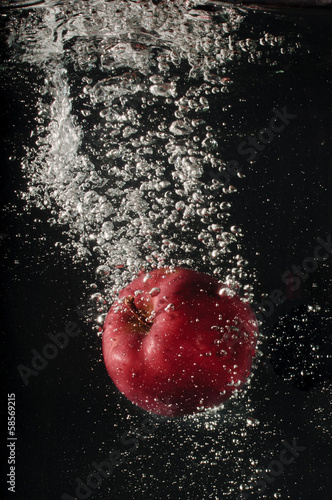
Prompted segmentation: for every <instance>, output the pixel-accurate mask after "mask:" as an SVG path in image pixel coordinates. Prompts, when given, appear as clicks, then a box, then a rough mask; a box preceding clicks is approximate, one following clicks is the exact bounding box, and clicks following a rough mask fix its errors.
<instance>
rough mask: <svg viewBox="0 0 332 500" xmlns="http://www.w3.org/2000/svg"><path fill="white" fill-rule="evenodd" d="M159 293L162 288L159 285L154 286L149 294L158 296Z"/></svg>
mask: <svg viewBox="0 0 332 500" xmlns="http://www.w3.org/2000/svg"><path fill="white" fill-rule="evenodd" d="M159 294H160V288H158V287H154V288H152V289H151V290H150V291H149V295H151V297H157V295H159Z"/></svg>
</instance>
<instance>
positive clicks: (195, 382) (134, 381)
mask: <svg viewBox="0 0 332 500" xmlns="http://www.w3.org/2000/svg"><path fill="white" fill-rule="evenodd" d="M156 288H157V290H155V289H156ZM158 289H159V290H160V292H159V293H158ZM225 290H228V292H230V294H228V293H227V292H226V293H224V292H225ZM137 291H138V292H137ZM222 291H223V292H222ZM135 292H136V295H135ZM128 297H129V299H128ZM130 297H132V298H133V299H130ZM257 336H258V325H257V320H256V317H255V315H254V313H253V311H252V309H251V308H250V306H249V305H248V304H245V303H243V302H242V301H241V299H240V297H239V296H238V295H236V294H234V293H232V292H231V290H230V289H229V288H227V287H226V286H225V285H222V284H221V283H219V282H218V281H217V280H216V279H215V278H212V277H211V276H209V275H207V274H203V273H200V272H198V271H194V270H190V269H186V268H180V267H178V268H174V269H172V270H171V269H168V268H162V269H155V270H153V271H151V272H150V273H149V274H147V275H146V274H145V273H144V272H142V273H141V274H140V275H139V276H138V277H137V278H136V279H134V281H133V282H132V283H130V284H129V285H128V286H126V287H125V288H124V289H123V290H122V291H121V292H120V294H119V300H117V301H116V302H115V303H114V304H113V306H112V307H111V309H110V311H109V313H108V315H107V317H106V320H105V324H104V328H103V356H104V361H105V365H106V369H107V371H108V373H109V375H110V377H111V378H112V380H113V382H114V383H115V385H116V386H117V387H118V389H119V390H120V391H121V392H122V393H123V394H124V395H125V396H126V397H127V398H128V399H129V400H130V401H132V402H133V403H135V404H136V405H138V406H139V407H140V408H143V409H145V410H148V411H150V412H152V413H155V414H159V415H164V416H173V417H179V416H183V415H189V414H193V413H195V412H197V411H199V410H204V409H207V408H211V407H215V406H218V405H220V404H221V403H222V402H223V401H225V400H227V399H228V398H229V397H230V396H231V395H232V393H233V392H234V390H235V389H239V388H241V387H242V386H243V384H244V383H245V381H246V380H247V378H248V376H249V374H250V371H251V364H252V359H253V357H254V355H255V348H256V342H257Z"/></svg>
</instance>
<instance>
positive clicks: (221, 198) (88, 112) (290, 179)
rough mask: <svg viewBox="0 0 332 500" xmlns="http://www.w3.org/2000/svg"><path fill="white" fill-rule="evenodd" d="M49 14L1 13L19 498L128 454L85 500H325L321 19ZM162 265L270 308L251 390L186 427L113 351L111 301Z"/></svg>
mask: <svg viewBox="0 0 332 500" xmlns="http://www.w3.org/2000/svg"><path fill="white" fill-rule="evenodd" d="M49 5H50V6H49V7H46V6H45V5H44V6H39V7H38V8H37V7H35V8H27V9H23V10H22V9H21V10H11V11H6V10H3V12H2V15H1V17H0V23H1V54H2V56H1V70H0V88H1V102H2V108H3V110H2V121H1V158H2V169H1V181H2V182H1V190H2V192H1V200H2V206H3V210H2V216H1V226H0V233H1V240H0V243H1V251H2V255H3V257H2V263H3V265H2V270H1V279H2V284H3V286H2V295H3V300H2V304H3V314H2V318H3V322H2V323H3V332H4V334H3V339H4V347H5V353H6V356H5V359H6V363H5V365H6V376H7V382H6V392H8V393H13V392H15V393H16V400H17V438H18V440H17V457H16V459H17V464H16V490H17V492H16V498H19V499H25V500H28V499H30V498H31V499H36V498H40V499H48V500H49V499H50V500H52V499H53V498H54V499H56V498H75V488H76V486H77V482H76V478H77V477H79V478H80V479H81V480H82V481H83V482H84V483H85V484H86V483H87V481H88V476H89V475H90V474H91V472H92V471H93V470H94V469H93V465H92V464H93V462H96V463H98V464H99V463H100V462H102V461H104V460H107V459H108V454H109V452H110V451H111V450H116V451H118V452H119V453H120V454H121V457H122V458H124V459H125V460H124V462H123V463H122V464H120V465H117V466H115V468H114V472H113V473H112V474H111V476H110V477H108V478H103V480H102V481H101V482H100V486H99V487H98V488H96V489H95V488H94V487H93V486H91V487H90V491H91V493H89V490H88V489H84V488H83V487H82V489H81V490H78V493H76V495H77V494H78V495H79V496H77V498H99V499H103V500H104V499H109V498H112V499H113V498H114V499H122V498H128V499H133V500H138V499H143V498H144V499H146V498H151V499H161V498H169V499H172V500H173V499H175V498H176V499H178V498H179V499H182V498H183V499H185V498H188V499H190V500H192V499H200V500H201V499H215V500H216V499H220V498H224V497H225V498H231V499H233V498H234V499H236V498H249V497H252V498H265V499H271V498H281V499H291V500H293V499H303V500H306V499H313V498H316V497H319V498H321V499H322V500H325V499H326V500H328V499H330V498H331V491H332V485H331V480H330V476H329V471H330V469H331V452H330V448H331V444H330V441H331V372H332V368H331V354H332V353H331V347H330V346H331V330H332V328H331V279H332V274H331V262H332V257H331V246H329V241H331V240H330V238H331V233H332V217H331V206H332V203H331V150H332V148H331V132H332V130H331V90H332V88H331V87H332V81H331V75H332V73H331V64H332V59H331V30H330V17H329V16H328V15H327V14H326V13H324V14H319V13H318V11H315V12H314V11H310V12H308V11H302V10H297V11H296V12H295V13H293V12H290V11H288V12H287V13H286V14H285V13H283V12H282V11H274V12H262V11H244V10H235V9H230V8H227V7H220V8H218V9H215V8H213V9H208V8H206V9H205V10H203V9H201V10H199V9H197V5H198V3H195V2H178V3H177V4H173V3H163V2H161V3H159V4H158V5H154V4H151V3H147V2H146V3H145V2H101V1H98V2H97V1H88V2H75V3H71V4H68V3H67V4H65V3H62V2H54V3H53V5H51V4H49ZM231 167H234V168H235V167H236V170H237V171H238V172H236V171H235V170H233V171H232V170H230V169H231ZM317 255H319V257H320V260H317V258H316V260H315V258H314V257H317ZM162 264H164V265H184V266H189V267H192V268H195V269H198V270H201V271H204V272H208V273H210V274H214V275H216V276H217V277H218V278H220V279H221V280H222V281H223V282H226V283H227V284H229V285H231V286H233V287H235V288H236V289H237V290H238V292H239V293H240V295H241V296H242V297H244V300H247V301H249V302H250V303H251V304H252V306H253V308H254V309H255V311H256V313H257V315H258V317H259V319H260V321H261V328H260V329H261V338H260V347H259V349H260V352H259V353H258V356H257V360H256V363H255V369H254V374H253V378H252V380H251V382H250V385H249V386H248V388H247V390H246V392H245V393H244V394H240V395H238V396H237V397H236V398H234V400H232V401H230V402H229V403H227V404H226V405H225V408H222V409H219V410H217V411H214V412H210V413H208V414H206V415H202V416H200V417H195V418H188V419H185V420H183V421H182V420H176V421H174V420H163V421H161V422H155V421H154V420H153V418H152V417H151V416H149V415H147V414H145V413H143V412H142V411H141V410H139V409H138V408H136V407H133V406H132V405H131V404H130V403H129V402H128V401H127V400H125V398H123V397H122V396H121V395H120V394H119V393H118V392H117V391H116V389H115V388H114V387H113V385H112V383H111V381H110V379H109V378H108V376H107V374H106V370H105V368H104V366H103V362H102V357H101V338H100V331H99V330H100V327H101V325H102V323H103V319H104V317H105V313H106V312H107V310H108V308H109V306H110V304H111V303H112V300H113V297H114V296H115V295H116V293H117V291H118V290H119V289H120V288H122V287H123V286H124V285H125V284H126V283H127V282H128V281H130V280H131V279H132V277H133V276H134V275H135V274H136V273H137V272H138V271H139V270H140V269H141V268H142V267H143V266H145V267H147V268H148V269H149V268H153V267H156V266H158V265H162ZM277 299H278V300H279V303H277V304H274V303H273V300H274V301H275V302H278V300H277ZM78 308H79V309H78ZM68 322H75V323H76V324H77V325H78V326H79V328H80V329H81V333H80V334H79V335H78V336H77V337H73V338H70V341H69V343H68V345H66V346H65V348H63V349H62V350H59V353H58V354H57V356H56V357H55V358H54V359H52V360H49V363H48V365H47V366H45V368H41V369H40V371H39V372H37V373H35V374H34V375H30V376H29V377H28V379H27V380H28V384H27V385H24V383H23V379H22V376H20V373H19V370H18V368H17V367H18V366H19V365H24V366H25V367H30V368H31V362H32V358H33V356H34V354H35V351H33V352H32V350H34V349H35V350H37V351H38V352H41V351H42V349H43V347H44V346H45V344H47V343H49V342H50V337H49V336H48V334H49V333H51V334H53V335H54V334H56V333H57V332H60V331H63V330H64V329H65V327H66V325H67V324H68ZM21 370H22V368H21ZM21 373H22V371H21ZM5 398H6V394H5ZM145 418H148V422H149V425H150V429H152V430H151V433H150V435H149V436H148V437H146V438H145V439H143V434H144V432H143V430H142V423H143V421H144V419H145ZM127 433H131V434H132V435H133V436H134V438H135V437H136V438H141V439H139V440H138V441H137V445H136V446H135V448H137V449H135V450H133V449H132V448H133V443H132V442H130V443H129V442H128V440H127V441H126V439H127V438H128V436H127ZM121 436H122V440H121ZM294 440H295V441H294ZM285 442H286V445H285ZM294 443H297V445H298V446H299V447H300V448H299V451H298V452H296V451H294V448H293V458H294V460H291V458H292V454H291V453H292V452H291V451H289V448H287V446H288V445H289V447H291V446H292V445H294ZM283 450H286V452H285V453H286V456H287V459H288V462H289V463H284V462H282V461H281V458H280V457H282V456H285V453H284V455H282V452H283ZM290 457H291V458H290ZM271 461H274V462H271ZM7 467H8V464H6V465H5V468H4V470H6V468H7ZM265 469H267V472H266V473H267V475H266V476H264V475H263V473H262V470H265ZM90 479H91V478H90ZM92 481H93V479H92ZM7 486H8V485H7ZM84 491H85V493H84ZM6 492H7V493H6V496H5V498H10V497H11V496H14V495H13V494H12V493H10V492H8V490H7V489H6ZM65 493H66V494H67V495H68V496H62V495H64V494H65ZM84 495H85V496H84ZM246 495H247V496H246Z"/></svg>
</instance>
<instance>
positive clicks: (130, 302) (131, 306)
mask: <svg viewBox="0 0 332 500" xmlns="http://www.w3.org/2000/svg"><path fill="white" fill-rule="evenodd" d="M134 300H135V299H134V297H131V296H129V297H126V298H125V304H126V306H128V307H129V309H130V311H131V312H132V313H133V315H134V316H135V317H136V318H137V319H138V321H140V322H141V323H143V325H144V326H146V327H147V328H150V326H151V325H152V322H151V321H148V320H147V319H146V318H145V317H144V316H143V314H142V312H141V311H139V310H138V309H137V307H136V306H135V302H134Z"/></svg>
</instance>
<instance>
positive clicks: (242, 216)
mask: <svg viewBox="0 0 332 500" xmlns="http://www.w3.org/2000/svg"><path fill="white" fill-rule="evenodd" d="M273 19H274V18H273V16H264V14H251V15H250V16H248V18H247V20H246V23H245V27H244V28H243V29H244V30H245V29H247V30H248V33H249V32H250V31H251V30H254V31H255V30H258V29H259V28H258V27H257V26H259V24H260V23H267V24H268V25H269V29H270V30H272V31H273V29H274V30H276V31H277V30H278V29H280V26H281V27H282V28H283V29H284V30H285V31H287V29H288V28H289V26H292V25H293V24H294V23H296V22H298V27H297V29H298V30H299V31H300V32H301V34H302V36H303V38H304V47H303V51H302V53H301V54H300V56H299V54H297V56H296V58H294V60H291V61H290V60H287V61H286V62H284V61H282V60H281V61H280V65H279V66H278V68H276V69H279V70H283V72H278V73H277V72H276V71H275V70H274V69H273V70H272V69H271V68H268V67H267V66H266V65H264V64H262V65H256V66H254V67H253V66H252V65H251V66H250V65H245V64H243V63H242V64H241V65H238V66H236V65H234V67H233V75H232V78H233V80H234V82H235V83H234V87H233V88H232V91H231V93H230V95H229V96H227V98H226V99H228V100H229V102H231V103H232V118H231V117H229V121H228V126H229V128H230V130H231V133H230V136H229V141H228V144H227V145H226V147H227V151H228V155H229V159H235V160H238V161H240V162H241V164H242V166H243V171H244V172H245V174H246V178H245V179H242V180H239V181H237V182H238V184H237V187H238V193H237V194H236V195H234V196H236V200H235V201H234V202H233V206H232V217H233V218H234V221H236V224H237V225H238V226H240V227H242V229H243V232H244V237H243V253H244V255H246V258H247V260H248V261H249V262H250V266H251V267H252V268H253V269H256V273H257V283H256V288H255V297H256V303H257V304H259V303H260V301H261V300H262V296H263V294H264V293H267V294H269V293H270V292H271V291H272V290H273V289H274V288H280V289H282V290H283V291H284V292H285V284H284V283H282V281H281V275H282V274H283V273H284V271H286V270H287V269H289V268H290V266H291V265H292V264H294V263H295V264H300V263H301V262H302V261H303V259H304V258H305V257H307V256H311V255H312V254H313V249H314V248H315V246H316V244H317V243H316V238H317V237H318V236H320V237H321V238H322V239H324V240H325V239H326V238H327V236H328V234H331V233H332V227H331V203H332V198H331V151H332V148H331V132H332V129H331V91H332V81H331V78H332V72H331V58H330V57H331V56H330V54H331V32H330V24H329V23H328V20H327V19H325V18H324V20H323V19H320V18H319V17H317V16H316V17H312V16H308V15H307V16H304V18H303V19H300V20H296V19H294V18H293V19H292V20H288V21H286V20H284V21H279V24H278V23H276V25H274V24H273V23H274V20H273ZM308 47H310V51H308ZM3 51H4V52H5V47H4V46H3ZM4 58H5V56H4ZM283 65H284V66H283ZM26 71H30V72H31V73H30V77H29V81H30V84H27V83H26V81H23V80H22V79H20V78H16V77H13V75H12V74H10V72H8V71H5V70H4V71H1V75H0V78H1V80H0V92H1V95H0V102H1V103H2V120H1V203H2V205H3V207H4V208H3V212H2V217H1V224H0V233H1V234H2V237H1V240H0V248H1V256H2V257H1V285H2V286H1V295H2V300H1V302H2V313H1V328H2V335H1V338H2V347H3V361H4V371H5V380H6V383H5V387H4V395H3V399H2V401H3V402H2V407H3V408H4V409H6V404H7V403H6V394H7V393H15V394H16V411H17V437H18V441H17V448H16V452H17V467H16V470H17V480H16V481H17V493H16V494H13V495H12V494H9V493H8V492H7V493H6V494H5V498H18V499H22V500H23V499H24V500H29V499H42V500H44V499H45V500H53V499H57V498H61V495H62V494H63V493H64V492H67V493H68V494H70V495H73V496H75V495H74V490H75V478H76V477H81V478H82V479H83V480H84V481H85V479H86V477H87V476H88V474H89V473H90V472H91V470H92V468H91V463H92V462H93V461H94V460H96V461H97V462H100V461H102V460H105V459H106V458H107V455H108V452H109V450H110V449H115V450H119V451H120V452H121V453H128V459H126V462H125V464H123V465H119V466H117V468H116V470H115V472H114V474H113V475H112V477H111V478H110V479H108V480H105V481H104V482H103V484H102V485H101V487H100V489H98V490H95V491H94V492H93V495H92V497H91V498H99V499H106V498H107V499H108V498H109V499H116V500H118V499H119V500H120V499H122V498H128V499H132V500H140V499H143V498H144V499H145V498H151V499H159V498H170V499H172V500H173V499H182V498H188V499H190V500H194V499H207V498H217V496H213V495H215V486H216V485H218V491H219V493H218V494H219V495H220V498H223V496H225V497H226V498H228V496H226V494H227V484H228V483H227V481H228V482H229V479H230V478H231V477H232V467H234V468H235V467H237V463H236V460H237V458H236V456H234V463H233V464H232V462H229V461H228V462H227V465H225V464H223V461H222V457H221V459H219V460H220V461H219V463H218V464H217V465H216V464H210V465H209V464H200V463H199V461H198V462H197V463H195V460H193V463H192V465H191V466H189V465H188V461H187V458H186V457H187V456H188V455H189V454H190V453H191V452H192V449H193V448H195V447H197V446H198V447H199V449H200V450H201V451H202V453H203V452H206V453H208V451H206V450H208V449H211V448H212V447H216V448H218V439H220V435H222V439H226V440H227V446H228V447H229V448H230V449H231V448H232V432H231V431H232V425H233V424H232V423H230V422H228V423H225V422H223V423H222V426H223V429H222V432H221V430H220V429H218V428H217V429H213V430H211V431H210V432H207V431H206V430H205V431H202V429H201V428H200V427H195V425H192V426H190V425H189V424H188V425H186V424H181V423H178V422H174V421H172V420H169V421H162V422H159V423H157V424H156V430H155V431H154V433H153V435H152V437H151V438H150V439H149V440H146V441H141V442H139V448H138V450H137V451H133V452H128V446H127V447H125V446H124V445H123V444H122V443H121V435H123V433H126V432H128V431H129V429H130V427H131V426H132V425H134V426H136V427H137V428H138V431H137V434H139V433H140V431H139V429H140V427H141V425H142V422H143V419H144V418H145V417H146V416H147V414H145V413H144V412H142V411H141V410H139V409H138V408H136V407H134V406H132V405H131V404H130V403H129V402H128V401H126V400H125V398H123V397H122V396H121V395H120V394H118V392H117V391H116V389H115V388H114V387H113V386H112V384H111V381H110V379H109V378H108V376H107V374H106V371H105V368H104V365H103V363H102V360H101V342H100V340H101V339H100V337H98V336H97V335H96V331H95V329H94V328H93V327H92V325H91V324H89V322H87V321H86V320H85V319H84V317H79V315H78V314H77V312H75V310H77V308H78V307H79V306H80V304H81V302H82V300H83V301H84V298H85V296H86V294H87V293H88V291H89V283H91V282H92V281H93V279H94V274H93V266H91V267H89V266H88V265H85V264H83V263H82V264H77V263H76V264H74V263H73V259H72V255H70V252H60V251H59V250H57V249H56V247H55V243H56V242H57V241H59V240H60V241H61V240H63V239H64V236H63V234H62V232H61V231H60V229H59V228H57V227H52V228H50V227H49V224H48V222H47V219H48V218H49V214H47V213H45V211H40V210H37V209H29V210H28V211H26V210H25V205H24V202H23V201H22V200H21V197H20V194H19V191H20V190H23V191H24V190H25V183H26V181H25V180H24V178H23V176H22V175H21V171H20V164H21V159H22V158H23V157H24V155H25V146H28V145H29V144H31V141H32V139H31V138H30V132H31V129H32V128H34V118H35V116H34V110H35V106H34V103H35V102H36V99H37V96H38V92H37V91H36V88H37V87H38V79H39V78H40V75H38V73H36V74H34V73H33V71H31V69H28V68H27V69H26ZM31 82H33V85H32V84H31ZM285 106H286V107H287V110H288V112H289V113H294V114H296V115H297V116H296V118H295V119H294V120H293V121H292V123H291V124H290V125H289V126H288V127H287V128H286V130H285V131H284V132H283V133H281V134H280V137H278V138H277V139H275V140H274V141H273V143H272V144H270V145H267V146H266V148H265V150H264V151H262V152H261V153H259V155H258V156H257V159H256V161H255V163H253V164H249V163H248V162H246V161H245V158H243V157H241V156H240V155H239V153H238V152H237V146H238V143H239V139H238V137H241V136H244V137H246V136H249V135H250V134H255V133H257V131H259V130H260V129H261V128H262V127H264V126H267V124H268V122H269V120H270V118H271V117H272V116H273V111H272V110H273V109H274V108H277V109H280V110H281V109H282V108H284V107H285ZM218 119H219V118H218V114H216V115H215V116H211V124H213V125H215V124H216V123H218ZM232 119H233V123H232ZM10 157H11V159H9V158H10ZM330 265H331V259H330V261H329V263H328V264H327V265H325V264H324V265H322V266H321V267H320V268H319V269H318V270H317V272H316V273H314V274H313V275H312V276H310V277H309V279H308V280H307V281H306V282H305V283H303V287H302V291H301V296H300V297H299V298H298V299H297V300H296V302H295V303H298V302H301V303H304V304H309V303H311V302H313V301H314V302H315V301H316V302H318V303H320V304H321V305H322V307H323V308H324V307H325V308H328V307H329V306H330V301H331V294H330V292H329V283H330V282H331V268H330ZM313 282H316V283H317V284H318V286H317V287H316V288H312V286H311V285H312V283H313ZM295 303H293V302H292V301H290V300H288V301H287V303H285V304H283V305H282V306H280V307H279V308H276V311H275V312H274V314H273V315H272V316H271V317H269V318H268V319H267V320H266V321H265V322H264V324H263V327H262V330H263V334H265V335H266V337H267V338H268V337H269V335H271V332H272V330H273V325H274V324H275V323H276V322H277V321H278V318H279V317H280V316H281V314H282V313H283V312H284V311H291V310H292V307H293V306H294V305H295ZM83 316H84V313H83ZM69 321H73V322H76V323H77V325H78V326H79V328H80V329H81V333H80V335H79V336H78V337H74V338H71V339H70V342H69V344H68V346H67V347H66V348H65V349H64V350H63V351H61V352H59V354H58V356H57V357H56V358H55V359H54V360H50V362H49V365H48V366H47V367H46V368H45V370H42V371H41V372H40V373H39V374H38V376H35V377H34V376H31V377H30V378H29V384H28V386H24V384H23V383H22V380H21V378H20V376H19V374H18V370H17V366H18V365H19V364H23V365H30V362H31V358H32V354H31V350H32V349H37V350H39V351H40V350H41V349H42V347H43V346H44V344H45V343H46V342H47V333H50V332H51V333H56V332H60V331H63V329H64V328H65V325H66V324H67V323H68V322H69ZM262 351H263V357H262V360H261V362H260V363H259V365H258V368H257V369H256V372H255V379H254V383H253V387H252V389H251V390H250V397H251V400H252V405H253V406H254V407H255V412H254V414H255V418H258V419H259V420H260V422H261V424H260V425H259V426H258V427H256V428H255V429H254V430H253V431H252V435H251V438H250V440H251V444H250V446H248V449H247V450H245V451H244V456H245V457H246V456H247V455H248V456H250V453H252V452H253V450H254V454H255V456H259V457H261V463H262V465H267V464H268V463H269V461H270V460H271V459H273V458H276V457H277V456H278V454H279V451H280V450H281V449H282V444H281V440H282V439H286V440H287V441H288V442H289V443H292V441H293V439H296V440H297V442H298V443H299V444H300V445H302V446H305V447H306V450H305V451H304V452H303V453H302V452H301V454H300V456H299V458H297V459H296V461H295V463H294V464H293V465H291V466H289V467H288V468H287V469H286V470H285V472H284V473H283V475H282V476H281V477H277V478H276V479H275V482H274V483H273V484H271V485H269V486H268V489H267V490H266V492H265V494H266V495H267V496H266V498H274V497H273V494H274V492H275V491H280V492H281V496H280V497H279V498H282V499H284V498H289V499H291V500H293V499H294V500H295V499H299V500H311V499H314V498H316V497H319V498H320V499H321V500H329V499H330V498H331V495H332V483H331V476H330V471H331V464H332V462H331V408H330V400H331V381H327V380H325V381H324V382H323V383H320V384H318V385H315V386H314V387H313V388H312V389H311V390H310V391H303V390H300V389H299V388H297V387H294V385H292V384H291V383H287V382H286V381H284V380H283V379H282V377H280V376H279V375H277V374H276V373H275V371H274V369H273V366H272V365H271V362H270V360H269V357H268V341H267V340H266V341H265V342H264V343H263V347H262ZM319 407H321V408H322V410H321V412H320V413H319V414H317V412H316V413H315V409H316V410H317V408H319ZM4 413H5V412H4ZM317 415H318V416H317ZM127 417H128V418H129V417H130V420H128V418H127ZM227 427H228V429H229V434H228V437H227V432H226V431H225V429H226V430H227ZM324 427H325V429H324ZM134 434H135V432H134ZM5 436H6V431H5V432H4V433H3V443H5ZM225 436H226V437H225ZM221 450H222V453H224V451H225V447H222V448H221ZM197 453H198V455H199V452H197ZM126 456H127V455H126ZM5 470H6V465H5V466H4V467H3V468H2V471H3V472H2V475H3V476H4V471H5ZM179 478H181V479H179ZM179 485H181V488H180V486H179ZM235 491H237V489H235ZM252 496H253V497H254V498H256V497H257V498H259V495H258V494H257V493H255V492H254V493H252ZM218 498H219V497H218ZM230 498H236V494H233V495H231V496H230ZM276 498H277V497H276Z"/></svg>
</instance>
